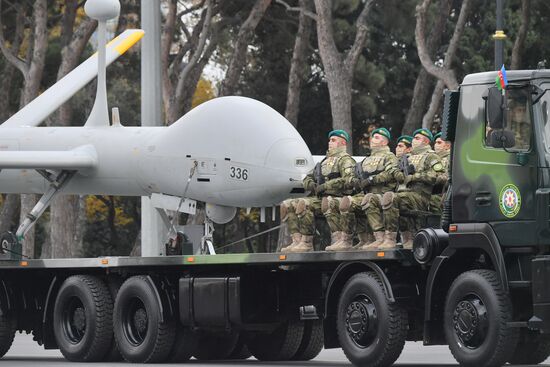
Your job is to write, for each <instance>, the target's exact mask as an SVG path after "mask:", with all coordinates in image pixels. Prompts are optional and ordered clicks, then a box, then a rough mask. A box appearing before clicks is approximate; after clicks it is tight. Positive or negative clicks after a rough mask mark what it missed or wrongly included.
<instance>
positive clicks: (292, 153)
mask: <svg viewBox="0 0 550 367" xmlns="http://www.w3.org/2000/svg"><path fill="white" fill-rule="evenodd" d="M296 135H298V133H296ZM265 166H266V167H269V168H272V169H277V170H281V171H285V172H286V173H288V174H289V175H290V177H288V179H290V180H291V181H294V180H302V178H303V177H304V175H305V174H307V173H308V172H309V171H310V170H311V169H312V168H313V157H312V155H311V152H310V151H309V148H308V147H307V145H306V144H305V142H304V141H303V140H302V139H301V137H299V135H298V136H297V138H296V139H283V140H280V141H277V142H276V143H275V144H273V146H272V147H271V149H269V151H268V153H267V156H266V160H265Z"/></svg>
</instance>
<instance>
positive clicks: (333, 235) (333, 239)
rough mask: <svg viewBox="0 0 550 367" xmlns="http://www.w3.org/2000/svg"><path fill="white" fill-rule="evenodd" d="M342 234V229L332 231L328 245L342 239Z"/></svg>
mask: <svg viewBox="0 0 550 367" xmlns="http://www.w3.org/2000/svg"><path fill="white" fill-rule="evenodd" d="M343 236H344V232H342V231H336V232H332V233H331V234H330V245H329V246H328V247H330V246H334V245H336V244H337V243H338V242H340V241H342V238H343Z"/></svg>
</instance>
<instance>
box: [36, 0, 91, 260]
mask: <svg viewBox="0 0 550 367" xmlns="http://www.w3.org/2000/svg"><path fill="white" fill-rule="evenodd" d="M78 8H79V5H78V1H77V0H68V1H66V2H65V7H64V11H63V15H62V30H61V38H60V40H59V41H60V43H61V48H62V49H61V63H60V65H59V69H58V72H57V80H60V79H62V78H63V77H64V76H65V75H67V74H68V73H69V72H70V71H71V70H73V69H74V68H75V67H76V66H77V64H78V62H79V60H80V58H81V56H82V53H83V52H84V49H85V46H86V44H87V43H88V41H89V39H90V37H91V35H92V33H93V32H94V31H95V29H96V27H97V22H96V21H95V20H93V19H91V18H89V17H85V18H84V19H81V20H80V24H79V25H78V26H76V27H75V19H76V15H77V10H78ZM75 28H76V29H75ZM72 117H73V105H72V103H71V102H67V103H64V104H63V105H62V106H61V107H60V108H59V110H58V111H57V119H56V121H55V123H51V120H50V123H49V124H48V125H49V126H70V125H71V122H72ZM84 203H85V201H84V200H83V199H81V198H80V197H79V196H69V195H63V196H58V197H57V198H56V199H55V200H53V202H52V203H51V206H50V241H47V242H46V244H50V245H51V246H55V249H51V251H48V250H50V249H48V248H47V246H46V248H43V249H42V254H41V257H42V258H45V257H46V258H47V257H53V256H54V255H55V257H57V258H64V257H75V256H78V255H79V252H80V248H81V247H82V240H83V235H84V226H82V225H79V224H82V223H83V220H82V218H81V216H82V215H83V213H84V210H81V208H80V205H81V204H84ZM79 214H80V215H79Z"/></svg>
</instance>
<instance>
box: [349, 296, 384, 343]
mask: <svg viewBox="0 0 550 367" xmlns="http://www.w3.org/2000/svg"><path fill="white" fill-rule="evenodd" d="M377 327H378V319H377V314H376V308H375V307H374V304H373V303H372V301H371V300H370V299H369V298H368V297H366V296H365V297H361V298H359V299H357V300H354V301H353V302H351V303H350V304H349V305H348V307H347V309H346V329H347V332H348V334H349V336H350V337H351V338H352V340H353V341H354V342H355V343H356V344H358V345H359V346H361V347H367V346H369V345H370V344H371V343H372V341H373V340H374V338H375V336H376V331H377Z"/></svg>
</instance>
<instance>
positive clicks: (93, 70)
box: [0, 29, 145, 128]
mask: <svg viewBox="0 0 550 367" xmlns="http://www.w3.org/2000/svg"><path fill="white" fill-rule="evenodd" d="M144 34H145V32H144V31H143V30H141V29H129V30H126V31H124V32H122V33H121V34H120V35H119V36H118V37H116V38H114V39H113V40H112V41H111V42H109V44H108V45H107V54H106V56H107V65H109V64H111V63H112V62H113V61H115V60H116V59H117V58H118V57H119V56H121V55H123V54H124V53H125V52H126V51H127V50H128V49H129V48H130V47H132V46H133V45H134V44H135V43H136V42H137V41H139V40H140V39H141V38H142V37H143V35H144ZM97 63H98V58H97V53H95V54H93V55H92V56H90V57H89V58H88V59H87V60H86V61H84V62H83V63H82V64H80V65H79V66H78V67H76V68H75V69H74V70H73V71H71V72H70V73H69V74H67V75H65V77H63V78H62V79H61V80H59V81H58V82H57V83H55V84H54V85H52V86H51V87H50V88H48V89H47V90H46V91H45V92H44V93H42V94H41V95H39V96H38V97H36V98H35V99H33V100H32V101H31V103H29V104H28V105H26V106H25V107H24V108H23V109H21V110H19V111H18V112H17V113H16V114H14V115H13V116H12V117H10V118H9V119H8V120H6V121H5V122H4V123H3V124H1V125H0V128H2V127H32V126H38V125H40V124H41V123H42V121H44V120H45V119H46V117H48V116H49V115H50V114H51V113H52V112H54V111H55V110H57V109H58V108H59V107H60V106H61V105H62V104H63V103H65V102H66V101H67V100H68V99H69V98H71V97H72V96H73V95H74V94H75V93H76V92H78V91H79V90H80V89H82V88H83V87H84V86H85V85H86V84H88V83H89V82H90V81H91V80H92V79H93V78H95V77H96V75H97Z"/></svg>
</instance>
